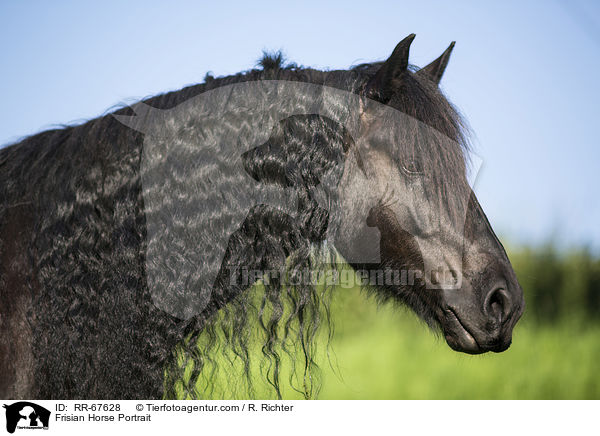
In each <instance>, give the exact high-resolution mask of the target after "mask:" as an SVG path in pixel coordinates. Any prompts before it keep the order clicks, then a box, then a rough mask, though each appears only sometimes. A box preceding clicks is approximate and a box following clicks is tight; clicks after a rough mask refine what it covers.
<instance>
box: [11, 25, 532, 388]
mask: <svg viewBox="0 0 600 436" xmlns="http://www.w3.org/2000/svg"><path fill="white" fill-rule="evenodd" d="M413 38H414V35H410V36H408V37H407V38H405V39H404V40H403V41H401V42H400V43H399V44H398V45H397V47H396V48H395V50H394V52H393V53H392V55H391V56H390V58H389V59H387V60H386V61H385V62H376V63H370V64H364V65H359V66H357V67H354V68H352V69H350V70H343V71H317V70H312V69H307V68H300V67H298V66H296V65H294V64H290V65H285V64H284V62H283V60H282V59H281V57H280V56H265V58H264V59H263V60H262V62H261V65H262V68H261V69H255V70H251V71H248V72H245V73H240V74H236V75H234V76H229V77H222V78H214V77H211V76H207V77H206V80H205V83H203V84H200V85H196V86H192V87H188V88H185V89H182V90H181V91H177V92H172V93H168V94H164V95H160V96H157V97H154V98H150V99H148V100H146V101H144V102H142V103H139V104H137V105H134V106H132V107H130V108H129V107H128V108H123V109H120V110H118V111H116V112H115V113H113V114H109V115H106V116H103V117H100V118H96V119H94V120H91V121H89V122H87V123H85V124H83V125H79V126H73V127H65V128H62V129H57V130H51V131H46V132H42V133H40V134H37V135H34V136H31V137H29V138H26V139H24V140H23V141H21V142H20V143H18V144H14V145H11V146H9V147H6V148H4V149H2V150H0V323H1V324H0V325H1V333H2V334H1V336H0V396H3V397H13V398H123V399H128V398H148V397H152V398H160V397H173V396H175V395H176V394H177V393H176V388H175V386H179V387H182V386H183V389H184V391H186V392H187V393H188V394H190V395H191V396H193V397H198V396H205V395H208V391H207V389H209V385H210V382H211V377H212V374H214V372H213V371H212V370H214V369H215V368H216V367H217V366H218V365H220V363H219V361H218V360H217V359H215V358H214V357H213V355H212V353H213V352H214V351H215V350H220V349H223V348H228V349H229V350H231V351H233V355H234V356H235V359H237V360H239V361H241V362H242V363H243V368H244V371H245V373H246V375H247V376H248V377H249V375H248V374H249V373H250V363H249V361H250V359H251V353H249V343H250V341H251V338H250V337H251V333H250V331H252V330H253V329H255V328H257V326H258V329H259V330H260V331H262V333H263V338H264V339H263V343H262V348H261V349H262V354H263V356H264V357H263V358H264V359H265V361H266V362H267V365H263V372H264V375H265V376H266V379H267V380H268V381H269V382H270V383H271V384H272V385H273V387H274V388H275V390H276V394H278V395H279V394H280V378H281V372H280V367H281V353H282V352H286V353H289V354H290V355H292V356H293V359H294V362H295V363H296V365H297V367H298V368H299V369H300V370H301V372H302V375H303V377H301V379H302V381H301V382H300V385H301V386H299V387H298V389H299V390H301V391H302V392H304V393H305V395H306V396H307V397H308V396H311V395H312V385H313V384H315V380H316V379H315V378H314V377H313V376H312V374H313V372H314V369H315V363H314V360H313V358H314V340H315V337H316V332H317V328H318V326H319V325H320V324H323V323H325V324H328V323H329V310H328V304H327V296H328V295H329V291H330V290H331V289H333V288H334V286H333V285H335V284H339V281H336V280H333V281H332V282H331V283H328V284H323V283H317V282H315V281H314V280H306V279H305V277H303V276H304V275H305V274H304V273H305V272H307V271H308V272H314V271H318V270H321V271H329V272H333V273H335V274H333V275H334V276H335V277H338V278H339V277H340V276H341V275H340V274H339V273H340V272H341V271H343V270H344V269H345V267H344V266H343V265H341V264H340V262H341V261H340V259H342V258H343V259H345V261H346V262H347V263H348V264H349V265H351V266H352V267H353V268H354V270H356V271H357V272H358V273H359V274H358V276H359V278H360V284H361V285H362V286H363V287H364V288H365V289H367V290H369V291H371V292H373V294H375V295H377V296H378V297H381V299H382V300H393V301H398V302H401V303H404V304H406V305H408V306H409V307H411V308H412V309H413V310H414V311H415V312H416V313H417V314H419V315H420V316H421V317H422V318H423V319H424V320H425V321H426V322H427V323H428V324H430V325H431V326H432V328H434V329H440V330H441V331H442V332H443V335H444V336H445V338H446V341H447V342H448V344H449V345H450V347H452V348H453V349H455V350H457V351H463V352H467V353H472V354H475V353H483V352H486V351H496V352H499V351H503V350H505V349H506V348H507V347H508V346H509V345H510V342H511V336H512V330H513V327H514V325H515V324H516V322H517V321H518V319H519V317H520V316H521V314H522V312H523V308H524V300H523V295H522V290H521V288H520V286H519V284H518V282H517V279H516V277H515V274H514V272H513V269H512V267H511V265H510V262H509V260H508V258H507V256H506V253H505V251H504V249H503V247H502V245H501V243H500V242H499V241H498V239H497V238H496V236H495V235H494V232H493V231H492V228H491V226H490V224H489V222H488V221H487V219H486V217H485V215H484V213H483V211H482V209H481V207H480V206H479V204H478V202H477V199H476V198H475V195H474V194H473V192H472V190H471V188H470V187H469V185H468V183H467V177H466V172H467V166H468V165H467V164H468V158H467V157H468V151H469V150H468V141H467V139H466V136H465V129H464V127H463V123H462V122H461V119H460V117H459V116H458V114H457V112H456V111H455V109H454V108H453V107H452V106H451V105H450V103H449V102H448V101H447V99H446V98H445V97H444V96H443V94H442V93H441V91H440V90H439V87H438V84H439V82H440V79H441V77H442V74H443V72H444V70H445V68H446V65H447V63H448V59H449V56H450V52H451V51H452V48H453V45H454V43H453V44H452V45H451V46H450V47H449V48H448V49H447V50H446V51H445V52H444V53H443V54H442V55H441V56H440V57H439V58H438V59H436V60H435V61H433V62H432V63H431V64H430V65H428V66H426V67H424V68H422V69H419V70H417V69H416V68H414V67H412V66H410V65H409V63H408V53H409V46H410V44H411V42H412V40H413ZM340 265H341V266H340ZM346 277H348V276H347V275H346ZM257 281H260V286H253V285H254V284H255V283H256V282H257ZM249 288H252V289H253V290H254V291H253V292H249V291H248V289H249ZM324 317H325V318H324ZM290 344H291V345H290ZM178 345H179V347H178ZM175 350H179V351H183V355H184V356H185V357H187V358H189V359H190V360H189V362H190V363H189V365H188V366H187V369H186V370H187V373H186V374H184V373H183V372H185V371H184V370H183V369H182V367H181V356H182V354H181V353H180V352H179V351H178V352H175ZM298 350H299V351H298ZM211 368H212V370H211ZM165 374H166V377H165ZM249 381H250V382H251V380H249Z"/></svg>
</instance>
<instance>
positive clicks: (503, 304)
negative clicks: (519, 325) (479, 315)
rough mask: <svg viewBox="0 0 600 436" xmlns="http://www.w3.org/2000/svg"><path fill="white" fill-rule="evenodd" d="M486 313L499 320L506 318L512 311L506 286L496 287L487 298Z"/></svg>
mask: <svg viewBox="0 0 600 436" xmlns="http://www.w3.org/2000/svg"><path fill="white" fill-rule="evenodd" d="M484 311H485V314H486V315H487V316H488V317H490V318H493V319H494V320H496V321H498V322H502V321H504V320H506V319H507V318H508V317H509V315H510V311H511V301H510V296H509V295H508V292H507V291H506V289H505V288H504V287H495V288H494V289H493V290H492V291H491V292H490V293H489V294H488V295H487V297H486V298H485V303H484Z"/></svg>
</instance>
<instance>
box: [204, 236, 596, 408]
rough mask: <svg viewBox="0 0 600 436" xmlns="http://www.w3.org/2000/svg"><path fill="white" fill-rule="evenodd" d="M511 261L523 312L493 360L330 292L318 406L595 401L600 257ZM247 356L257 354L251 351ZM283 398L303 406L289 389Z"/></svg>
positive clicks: (583, 253)
mask: <svg viewBox="0 0 600 436" xmlns="http://www.w3.org/2000/svg"><path fill="white" fill-rule="evenodd" d="M509 257H510V258H511V262H512V263H513V266H514V268H515V271H516V273H517V276H518V278H519V281H520V283H521V285H522V286H523V289H524V292H525V300H526V305H527V306H526V311H525V314H524V316H523V318H522V320H521V321H520V322H519V323H518V325H517V327H516V328H515V331H514V333H513V344H512V346H511V347H510V348H509V349H508V350H507V351H505V352H503V353H499V354H495V353H486V354H484V355H479V356H469V355H465V354H462V353H456V352H454V351H452V350H451V349H450V348H449V347H448V346H447V345H446V343H445V341H444V340H443V338H441V337H439V335H438V336H436V335H434V334H432V333H431V331H430V330H428V329H427V327H426V326H425V325H424V324H423V323H422V322H421V321H420V320H418V319H417V318H416V316H415V315H413V314H412V313H411V312H409V311H408V310H406V309H400V310H399V309H398V307H396V306H394V305H390V304H386V305H383V306H378V305H377V303H376V302H375V301H373V299H372V298H368V297H367V296H366V295H365V294H364V293H363V292H361V291H359V290H358V289H341V288H340V289H336V290H335V292H334V297H333V301H332V314H333V319H334V323H335V335H334V336H333V340H332V342H331V344H330V346H329V347H327V346H326V344H327V337H326V332H325V331H323V332H322V340H321V342H320V344H321V345H320V347H319V356H318V360H317V361H318V363H319V365H320V368H321V379H322V389H321V392H320V395H319V396H318V398H320V399H592V398H593V399H599V398H600V372H599V371H598V369H599V368H600V367H599V366H598V362H599V361H600V258H598V257H597V256H594V255H592V254H591V253H590V251H589V250H586V249H578V250H571V251H567V252H561V251H559V250H557V249H556V248H555V247H553V246H552V245H550V244H548V245H546V246H542V247H538V248H535V249H533V248H520V249H513V250H511V251H510V253H509ZM252 352H253V354H254V355H255V356H260V345H259V344H258V343H257V346H256V347H255V349H254V350H253V351H252ZM234 360H235V359H234ZM223 363H224V364H225V365H229V363H228V362H227V361H225V359H223ZM236 365H237V369H236V367H235V366H236ZM255 366H256V367H257V368H258V364H255ZM288 366H290V365H289V364H288ZM241 368H242V367H241V365H240V364H239V362H238V363H237V364H234V367H233V368H232V371H227V372H223V373H219V374H215V377H214V384H215V386H216V389H215V392H214V394H213V395H214V397H215V398H232V397H233V398H236V397H237V398H244V397H245V396H246V395H244V394H243V393H240V392H241V391H240V390H239V389H238V386H237V383H238V382H239V380H240V379H241V375H240V376H239V377H238V376H236V375H235V373H236V371H240V372H241ZM255 373H256V374H258V371H255ZM282 379H283V380H285V379H286V376H284V377H282ZM254 388H255V390H256V396H257V398H270V397H273V391H272V390H271V389H269V387H268V385H267V384H266V383H265V382H264V381H262V380H261V379H260V377H258V376H257V377H256V381H255V382H254ZM242 391H243V390H242ZM236 392H237V393H236ZM283 396H284V398H289V399H300V398H303V395H302V394H301V393H299V392H295V391H293V390H292V389H290V388H287V389H284V391H283Z"/></svg>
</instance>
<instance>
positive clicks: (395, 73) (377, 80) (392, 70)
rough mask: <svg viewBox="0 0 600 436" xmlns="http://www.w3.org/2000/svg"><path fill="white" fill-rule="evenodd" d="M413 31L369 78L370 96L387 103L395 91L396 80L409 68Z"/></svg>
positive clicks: (368, 93) (367, 89)
mask: <svg viewBox="0 0 600 436" xmlns="http://www.w3.org/2000/svg"><path fill="white" fill-rule="evenodd" d="M415 36H416V35H415V34H414V33H411V34H410V35H408V36H407V37H406V38H404V39H403V40H402V41H400V42H399V43H398V45H397V46H396V48H395V49H394V51H393V52H392V54H391V56H390V57H389V58H388V59H387V60H386V61H385V62H384V63H383V65H382V66H381V68H379V71H377V73H376V74H375V75H374V76H373V77H372V78H371V80H369V82H368V83H367V87H366V93H367V96H368V97H371V98H375V99H376V100H378V101H381V102H383V103H387V102H388V101H389V99H390V98H391V97H392V94H393V92H394V84H393V82H394V80H395V79H397V78H398V77H400V76H401V75H402V74H403V73H404V72H405V71H406V70H407V69H408V52H409V49H410V44H411V43H412V42H413V39H415Z"/></svg>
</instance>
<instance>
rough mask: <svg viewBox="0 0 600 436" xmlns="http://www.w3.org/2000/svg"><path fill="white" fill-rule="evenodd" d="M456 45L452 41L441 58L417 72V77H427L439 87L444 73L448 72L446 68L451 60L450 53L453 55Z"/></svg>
mask: <svg viewBox="0 0 600 436" xmlns="http://www.w3.org/2000/svg"><path fill="white" fill-rule="evenodd" d="M454 44H455V41H452V42H451V43H450V45H449V46H448V48H447V49H446V50H445V51H444V53H442V55H441V56H440V57H439V58H437V59H436V60H435V61H433V62H432V63H430V64H429V65H427V66H426V67H423V68H421V69H420V70H419V71H417V73H416V74H417V76H420V77H425V78H427V79H429V80H431V81H432V82H434V83H436V84H438V85H439V83H440V80H442V76H443V75H444V71H445V70H446V66H447V65H448V61H449V60H450V53H452V49H453V48H454Z"/></svg>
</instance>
